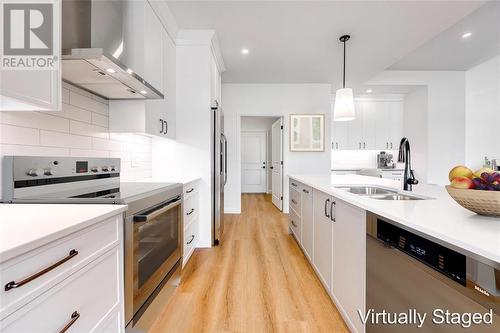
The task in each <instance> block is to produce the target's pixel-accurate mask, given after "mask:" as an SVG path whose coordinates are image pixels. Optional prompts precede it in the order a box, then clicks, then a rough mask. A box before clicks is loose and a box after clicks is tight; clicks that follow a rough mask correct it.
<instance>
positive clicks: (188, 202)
mask: <svg viewBox="0 0 500 333" xmlns="http://www.w3.org/2000/svg"><path fill="white" fill-rule="evenodd" d="M198 197H199V195H198V193H195V194H193V195H191V196H189V197H188V198H187V199H184V203H183V204H184V217H183V218H184V227H188V226H189V224H191V222H192V221H193V220H194V219H195V218H196V217H197V216H198V207H199V204H198Z"/></svg>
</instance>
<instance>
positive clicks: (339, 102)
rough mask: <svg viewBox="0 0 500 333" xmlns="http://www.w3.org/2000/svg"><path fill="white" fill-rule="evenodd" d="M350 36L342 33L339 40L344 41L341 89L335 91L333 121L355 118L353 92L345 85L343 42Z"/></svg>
mask: <svg viewBox="0 0 500 333" xmlns="http://www.w3.org/2000/svg"><path fill="white" fill-rule="evenodd" d="M349 38H351V36H349V35H344V36H342V37H340V38H339V40H340V41H341V42H342V43H344V67H343V75H342V89H338V90H337V92H336V93H335V105H334V107H333V120H334V121H349V120H354V119H356V112H355V110H354V94H353V91H352V89H351V88H346V87H345V47H346V45H345V43H346V42H347V41H348V40H349Z"/></svg>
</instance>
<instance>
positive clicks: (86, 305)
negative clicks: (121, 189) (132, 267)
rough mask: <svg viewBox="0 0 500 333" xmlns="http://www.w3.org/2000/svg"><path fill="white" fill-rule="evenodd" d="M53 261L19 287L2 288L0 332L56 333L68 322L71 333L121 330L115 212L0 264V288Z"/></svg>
mask: <svg viewBox="0 0 500 333" xmlns="http://www.w3.org/2000/svg"><path fill="white" fill-rule="evenodd" d="M62 259H67V260H66V261H62ZM54 263H59V265H57V266H55V267H53V268H52V269H50V270H49V271H48V272H47V273H45V274H43V275H41V276H38V277H37V278H35V279H33V280H31V281H29V282H28V283H26V284H25V285H22V286H20V287H18V288H14V289H8V290H7V289H6V290H4V288H2V291H1V295H0V296H1V298H2V304H1V308H0V331H1V332H6V333H24V332H33V331H39V332H59V331H60V330H61V329H62V328H63V327H64V326H65V325H67V324H69V323H70V322H73V324H72V325H71V330H72V331H74V332H102V331H105V330H107V331H109V332H124V330H125V323H124V319H123V318H124V317H123V313H124V298H123V288H124V287H123V281H124V279H123V217H122V215H121V214H119V215H117V216H115V217H112V218H109V219H106V220H103V221H100V222H97V223H95V224H94V225H91V226H88V227H86V228H83V229H82V230H79V231H76V232H74V233H71V234H69V235H67V236H65V237H63V238H61V239H58V240H55V241H53V242H50V243H47V244H44V245H42V246H41V247H40V248H37V249H35V250H31V251H29V252H27V253H24V254H21V255H19V256H17V257H14V258H11V259H9V260H8V261H6V262H2V263H1V264H0V277H1V280H2V285H6V284H8V283H9V282H10V281H19V280H22V279H25V278H26V277H29V276H31V275H33V274H34V273H36V272H39V271H42V270H43V269H44V268H47V267H50V266H51V265H53V264H54ZM96 281H98V282H99V283H96ZM97 299H98V300H99V302H96V300H97ZM4 300H5V302H4Z"/></svg>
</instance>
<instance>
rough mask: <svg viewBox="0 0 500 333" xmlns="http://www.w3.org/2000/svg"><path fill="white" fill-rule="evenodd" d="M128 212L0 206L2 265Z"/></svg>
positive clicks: (112, 207) (90, 207) (119, 209)
mask: <svg viewBox="0 0 500 333" xmlns="http://www.w3.org/2000/svg"><path fill="white" fill-rule="evenodd" d="M126 209H127V206H126V205H93V204H88V205H87V204H85V205H77V204H0V263H1V262H5V261H7V260H9V259H11V258H13V257H16V256H18V255H21V254H23V253H26V252H29V251H31V250H33V249H36V248H38V247H40V246H42V245H45V244H48V243H50V242H52V241H54V240H56V239H59V238H62V237H64V236H67V235H69V234H71V233H73V232H76V231H78V230H81V229H84V228H85V227H87V226H90V225H92V224H95V223H97V222H100V221H103V220H105V219H107V218H110V217H112V216H115V215H118V214H120V213H122V212H124V211H125V210H126Z"/></svg>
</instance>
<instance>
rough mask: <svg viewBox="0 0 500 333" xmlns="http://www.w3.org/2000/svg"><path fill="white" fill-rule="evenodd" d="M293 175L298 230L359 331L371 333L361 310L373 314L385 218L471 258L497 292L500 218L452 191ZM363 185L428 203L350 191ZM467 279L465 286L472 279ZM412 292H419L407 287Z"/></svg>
mask: <svg viewBox="0 0 500 333" xmlns="http://www.w3.org/2000/svg"><path fill="white" fill-rule="evenodd" d="M289 177H290V186H289V188H290V196H289V197H290V230H291V232H292V234H293V235H294V237H295V239H296V240H297V243H298V244H299V245H300V247H301V248H302V250H303V252H304V254H305V255H306V257H307V258H308V259H309V261H310V262H311V265H312V267H313V268H314V270H315V272H316V274H317V276H318V277H319V279H320V281H321V282H322V284H323V286H324V287H325V289H326V290H327V292H328V293H329V294H330V296H331V298H332V300H333V301H334V303H335V304H336V305H337V307H338V308H339V311H340V312H341V314H342V315H343V317H344V319H345V321H346V323H347V325H348V326H349V328H350V329H351V331H353V332H364V331H365V325H364V324H363V323H362V320H361V316H360V313H359V312H358V310H359V311H360V312H361V313H362V314H364V313H365V310H367V309H368V304H367V303H368V302H367V293H368V291H367V289H368V288H367V269H368V268H367V267H368V266H369V260H368V259H369V258H368V255H369V254H370V251H371V248H369V247H368V246H367V240H368V239H369V237H368V234H370V233H372V234H373V224H377V223H378V221H379V220H382V221H387V222H388V223H389V224H390V225H393V226H396V227H397V228H399V229H400V230H404V232H406V231H407V232H410V233H412V234H414V235H416V237H421V238H423V239H425V240H429V241H431V242H434V243H435V244H437V245H436V246H443V247H446V248H448V249H450V250H452V251H455V252H456V253H458V254H459V255H460V256H463V263H464V267H465V258H467V262H468V263H467V265H469V261H470V259H471V260H474V261H477V262H478V263H479V264H478V265H487V267H489V268H487V269H488V270H490V271H491V274H490V275H489V276H490V277H491V276H493V288H495V287H494V280H495V276H496V275H495V274H497V275H498V276H497V277H496V279H500V273H499V271H500V220H499V219H498V218H494V217H484V216H479V215H476V214H475V213H472V212H469V211H468V210H466V209H464V208H462V207H461V206H459V205H458V204H457V203H455V201H454V200H453V199H452V198H451V197H449V195H448V193H447V192H446V189H445V188H444V187H440V186H434V185H417V186H414V191H412V192H405V191H402V190H401V183H400V182H398V181H394V180H389V179H380V178H375V177H366V176H359V175H345V176H340V175H329V174H325V175H289ZM356 186H358V187H359V186H373V187H378V188H381V189H386V190H392V191H397V192H398V193H401V194H404V195H411V196H414V197H416V198H417V199H420V200H379V199H375V198H373V197H369V196H366V195H359V194H355V193H351V192H350V191H348V190H347V188H348V187H356ZM376 237H377V231H376V230H375V238H376ZM396 246H398V244H397V243H396ZM400 246H401V244H400ZM403 246H404V244H403ZM367 248H369V250H368V252H367ZM376 260H377V259H375V261H376ZM411 260H413V259H411ZM372 261H373V260H372ZM415 261H416V260H415ZM420 261H422V260H420ZM481 267H482V266H481ZM485 267H486V266H485ZM389 268H391V266H389ZM391 269H392V268H391ZM387 274H389V275H395V274H398V273H395V272H392V271H391V272H387ZM464 274H465V272H464ZM467 274H469V269H468V268H467ZM467 276H468V275H467ZM411 279H413V278H410V280H411ZM415 279H418V278H415ZM490 280H491V279H490ZM450 281H451V280H450ZM411 282H413V281H411ZM460 282H463V285H465V277H463V278H462V281H460ZM497 282H498V281H497ZM378 283H379V284H380V283H381V282H380V281H378ZM451 283H452V284H453V283H456V282H454V281H451ZM467 283H469V281H468V280H467ZM497 288H498V287H497ZM379 289H380V288H379ZM409 289H412V288H411V287H405V288H404V290H409ZM473 289H474V288H473ZM479 289H481V288H479ZM497 324H498V323H497Z"/></svg>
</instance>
